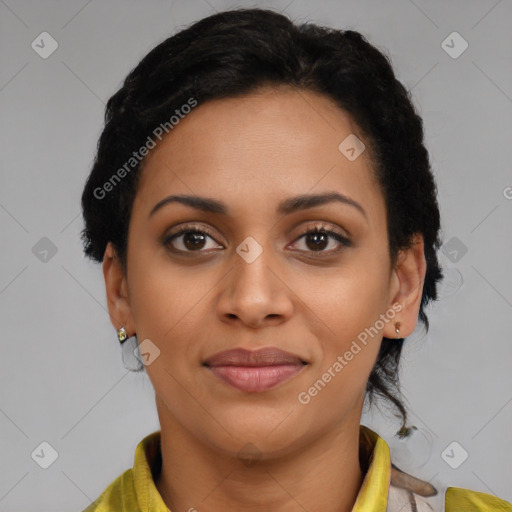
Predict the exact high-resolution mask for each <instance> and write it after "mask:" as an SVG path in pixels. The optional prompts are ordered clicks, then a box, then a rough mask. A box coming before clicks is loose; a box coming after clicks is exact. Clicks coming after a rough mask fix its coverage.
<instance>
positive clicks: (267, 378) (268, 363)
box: [203, 347, 308, 393]
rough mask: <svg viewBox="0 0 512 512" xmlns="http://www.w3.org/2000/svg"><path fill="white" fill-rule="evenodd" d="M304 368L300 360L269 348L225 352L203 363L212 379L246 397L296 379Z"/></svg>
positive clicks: (304, 364) (305, 363)
mask: <svg viewBox="0 0 512 512" xmlns="http://www.w3.org/2000/svg"><path fill="white" fill-rule="evenodd" d="M307 365H308V363H307V362H306V361H304V360H302V359H301V358H300V357H298V356H296V355H294V354H290V353H289V352H285V351H283V350H279V349H277V348H273V347H271V348H264V349H260V350H245V349H232V350H227V351H225V352H220V353H218V354H215V355H213V356H212V357H210V358H208V359H207V360H206V361H205V362H204V363H203V366H205V367H206V368H207V369H208V370H209V371H211V372H212V374H213V375H214V376H215V377H217V378H218V379H220V380H221V381H223V382H224V383H226V384H228V385H230V386H232V387H235V388H237V389H239V390H241V391H245V392H248V393H251V392H252V393H255V392H262V391H267V390H269V389H272V388H275V387H277V386H278V385H279V384H281V383H283V382H285V381H287V380H289V379H291V378H292V377H293V376H295V375H297V374H298V373H299V372H301V371H302V370H303V369H304V368H305V367H306V366H307Z"/></svg>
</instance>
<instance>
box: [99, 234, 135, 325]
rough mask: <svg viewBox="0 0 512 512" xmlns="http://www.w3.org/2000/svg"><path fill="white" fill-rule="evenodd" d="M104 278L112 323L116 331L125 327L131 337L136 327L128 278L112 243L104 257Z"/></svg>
mask: <svg viewBox="0 0 512 512" xmlns="http://www.w3.org/2000/svg"><path fill="white" fill-rule="evenodd" d="M103 278H104V280H105V291H106V295H107V306H108V311H109V315H110V321H111V322H112V325H113V326H114V328H115V329H116V330H118V329H119V328H120V327H123V326H124V328H125V329H126V331H127V332H128V335H131V334H130V333H131V332H134V326H133V320H132V314H131V308H130V302H129V295H128V286H127V281H126V276H125V275H124V272H123V269H122V266H121V263H120V261H119V258H118V256H117V253H116V251H115V249H114V247H113V245H112V243H111V242H109V243H108V244H107V247H106V249H105V253H104V256H103Z"/></svg>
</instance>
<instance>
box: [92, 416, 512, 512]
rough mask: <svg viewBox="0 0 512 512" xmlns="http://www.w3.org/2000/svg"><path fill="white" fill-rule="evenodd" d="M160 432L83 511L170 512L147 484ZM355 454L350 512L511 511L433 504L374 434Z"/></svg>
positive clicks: (448, 500) (491, 499)
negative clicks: (355, 487) (357, 463)
mask: <svg viewBox="0 0 512 512" xmlns="http://www.w3.org/2000/svg"><path fill="white" fill-rule="evenodd" d="M159 452H160V432H153V433H152V434H150V435H149V436H147V437H145V438H144V439H143V440H142V441H141V442H140V443H139V444H138V446H137V448H136V450H135V462H134V465H133V468H132V469H128V470H127V471H125V472H124V473H123V474H122V475H120V476H119V477H118V478H116V479H115V480H114V481H113V482H112V483H111V484H110V485H109V486H108V487H107V488H106V489H105V491H104V492H103V493H102V494H101V495H100V497H99V498H98V499H97V500H96V501H94V502H93V503H91V505H89V507H87V508H86V509H85V510H84V511H83V512H170V511H169V509H168V508H167V507H166V506H165V503H164V502H163V500H162V497H161V496H160V494H159V492H158V490H157V488H156V486H155V483H154V481H153V477H152V472H151V468H152V467H153V470H155V466H157V465H158V463H159V461H160V460H161V459H160V457H159ZM360 453H361V454H362V455H363V457H364V460H367V461H368V471H367V472H366V475H365V477H364V480H363V484H362V485H361V489H360V490H359V494H358V495H357V499H356V502H355V504H354V507H353V508H352V512H512V504H510V503H509V502H507V501H504V500H502V499H499V498H496V497H495V496H492V495H490V494H485V493H481V492H476V491H470V490H468V489H461V488H458V487H448V488H447V489H446V492H445V494H444V500H442V501H444V506H443V508H442V509H441V508H439V506H437V508H436V506H435V505H434V501H433V500H434V496H435V494H437V491H436V490H435V489H434V488H433V487H432V486H431V485H430V484H429V483H428V482H424V481H422V480H418V479H416V478H414V477H412V476H410V475H407V474H406V473H403V472H402V471H400V470H399V469H398V468H396V467H394V466H392V464H391V459H390V451H389V447H388V445H387V443H386V441H384V439H382V438H381V437H380V436H379V435H378V434H377V433H375V432H374V431H373V430H371V429H369V428H368V427H366V426H364V425H361V426H360Z"/></svg>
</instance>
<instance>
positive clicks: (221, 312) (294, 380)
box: [104, 88, 424, 457]
mask: <svg viewBox="0 0 512 512" xmlns="http://www.w3.org/2000/svg"><path fill="white" fill-rule="evenodd" d="M357 133H358V131H357V127H356V126H355V125H354V123H353V122H352V121H351V119H350V117H349V116H348V115H347V114H345V113H344V112H343V111H341V110H340V109H338V108H336V107H335V105H334V104H333V103H332V102H331V101H330V100H329V99H328V98H326V97H324V96H321V95H317V94H315V93H313V92H307V91H300V92H297V91H293V90H291V89H284V88H282V89H267V90H264V91H262V92H260V93H258V94H251V95H247V96H244V97H240V98H234V99H222V100H215V101H211V102H208V103H205V104H203V105H200V106H198V107H196V108H195V109H193V110H192V112H191V113H190V114H189V115H188V116H187V117H185V118H184V119H182V120H181V121H180V122H179V124H178V125H177V126H175V127H174V129H173V130H172V132H171V133H170V134H169V135H168V136H167V137H166V138H164V139H163V141H162V142H161V143H159V144H158V145H157V147H155V148H154V149H153V150H151V152H150V154H149V155H148V156H147V157H146V159H145V161H144V166H143V171H142V176H141V181H140V184H139V188H138V192H137V195H136V198H135V201H134V204H133V211H132V217H131V221H130V229H129V237H128V255H127V256H128V258H127V262H128V263H127V274H126V280H123V282H122V285H121V287H120V288H121V289H122V292H121V294H122V293H125V294H126V300H125V299H123V298H122V297H120V298H119V299H118V300H117V302H116V305H115V306H114V305H111V304H109V305H110V306H111V309H112V308H116V312H115V317H116V318H122V319H123V321H124V325H125V326H126V327H127V331H128V332H129V333H133V332H136V333H137V338H138V340H139V343H145V345H144V346H142V349H141V351H142V352H143V353H146V354H147V355H146V356H143V358H145V359H146V360H147V363H149V364H147V366H146V371H147V373H148V375H149V377H150V379H151V382H152V384H153V385H154V388H155V392H156V395H157V403H158V408H159V415H160V420H161V423H162V427H163V428H165V427H164V425H169V426H170V425H172V428H175V429H182V431H183V432H188V433H189V434H191V435H192V436H193V437H194V438H195V439H196V440H198V441H199V442H202V443H205V444H207V445H208V446H210V447H214V448H215V449H216V450H219V451H222V452H224V453H226V454H235V453H238V451H239V450H240V449H241V448H242V447H243V446H244V445H246V444H247V443H248V442H250V443H252V444H253V445H255V446H256V447H257V448H255V449H256V450H258V451H259V452H260V453H261V454H262V456H263V457H267V456H271V454H274V455H275V454H277V453H281V454H283V453H286V452H287V451H289V450H291V449H293V448H294V447H295V448H297V447H299V446H301V445H302V444H304V443H306V442H308V441H311V440H312V439H313V438H317V437H319V436H321V435H322V434H325V433H328V432H329V431H335V430H336V429H339V428H341V425H343V424H348V423H350V424H356V425H359V421H360V415H361V408H362V405H363V399H364V392H365V387H366V382H367V380H368V376H369V374H370V372H371V369H372V368H373V366H374V364H375V362H376V359H377V354H378V351H379V347H380V343H381V341H382V336H383V335H384V336H387V337H389V338H393V337H395V327H394V325H393V324H394V322H396V321H401V322H402V328H401V336H404V335H407V334H408V333H410V332H412V330H413V329H414V327H415V319H416V318H417V312H418V309H417V306H418V304H419V296H421V288H422V285H423V281H422V277H423V276H422V272H423V273H424V268H423V269H422V268H421V264H415V263H414V262H413V263H411V264H410V265H409V267H408V269H409V270H411V269H412V274H411V272H409V274H410V275H412V276H413V277H412V278H410V275H409V274H407V273H406V271H405V270H404V273H403V275H401V274H400V273H399V272H398V271H396V270H393V269H392V268H391V265H390V259H389V254H388V251H389V249H388V240H387V231H386V208H385V203H384V199H383V196H382V193H381V191H380V189H379V188H378V186H377V184H376V183H375V182H374V180H373V178H372V176H371V173H370V163H369V160H368V151H363V152H362V153H361V155H360V156H359V157H357V158H355V159H354V155H356V156H357V151H358V150H360V149H361V146H354V142H353V140H354V139H352V140H351V139H348V141H347V142H345V145H342V149H341V150H340V149H339V146H340V143H341V142H342V141H344V140H345V139H346V138H347V137H349V136H351V137H353V136H354V135H357ZM359 138H360V139H362V137H361V136H359ZM363 143H364V140H363ZM350 147H354V149H355V151H351V150H350ZM349 157H350V158H349ZM326 194H339V195H340V196H341V197H344V198H347V199H346V200H343V201H339V200H331V201H321V200H319V201H317V202H316V203H315V202H313V203H311V204H309V206H308V203H307V201H304V202H300V201H295V200H293V199H292V198H296V197H297V196H303V197H305V198H307V197H310V196H316V195H319V196H323V195H326ZM169 196H189V197H192V198H194V199H195V200H199V199H201V200H204V201H205V202H206V201H208V204H210V203H215V207H214V208H213V211H207V209H202V208H194V207H192V206H190V205H187V204H184V203H183V202H179V201H169V202H167V203H165V204H161V201H163V200H164V199H165V198H168V197H169ZM158 204H160V207H158V208H155V206H156V205H158ZM302 206H308V207H305V208H303V207H302ZM315 228H318V229H319V230H320V233H319V234H317V235H315V234H310V235H306V236H304V234H305V233H306V232H307V231H310V230H313V229H315ZM180 230H186V231H187V232H186V233H184V234H181V235H176V234H177V233H178V232H179V231H180ZM328 231H332V232H334V234H332V235H331V234H329V233H327V232H328ZM200 232H202V233H200ZM173 235H176V236H175V237H173ZM337 236H339V237H341V238H339V240H341V241H339V240H338V239H337V238H336V237H337ZM108 250H110V249H108ZM420 252H421V255H422V254H423V252H422V246H421V251H420ZM418 254H420V253H418ZM420 259H421V258H417V259H416V260H414V261H419V260H420ZM105 261H107V260H105ZM407 261H411V260H410V258H409V260H407ZM104 265H105V264H104ZM106 268H107V267H104V269H106ZM116 268H117V267H116ZM114 271H117V270H113V269H111V272H114ZM414 274H415V275H416V277H417V278H418V279H417V280H416V281H415V280H414V279H415V278H414ZM105 275H106V278H107V281H108V275H109V271H108V270H107V271H106V274H105ZM110 275H113V274H112V273H111V274H110ZM418 276H419V277H418ZM418 280H419V281H421V282H418ZM415 285H416V288H415ZM418 290H419V292H418ZM418 293H419V295H418ZM409 303H410V304H409ZM393 304H395V309H393V307H392V306H393ZM400 308H403V310H402V312H400V313H398V310H399V309H400ZM411 308H412V310H411ZM410 310H411V311H410ZM116 327H117V328H119V327H120V325H116ZM404 328H405V331H408V332H404ZM145 340H150V341H149V342H148V341H145ZM363 340H365V342H363ZM357 347H359V348H357ZM235 348H242V349H245V350H248V351H255V350H257V349H261V348H274V349H279V350H281V351H286V352H287V353H289V354H291V356H294V357H295V358H296V359H295V360H293V357H291V358H290V359H289V360H287V361H281V362H282V363H283V364H282V365H280V366H279V367H276V366H274V367H269V366H267V367H261V364H260V363H258V364H259V365H260V367H259V368H258V367H254V366H253V367H251V368H248V367H247V366H244V364H247V363H240V362H239V361H238V360H236V359H231V358H229V357H228V358H227V359H224V360H223V359H222V358H221V359H220V360H218V361H217V364H218V365H219V366H215V363H212V359H211V358H212V356H214V355H216V354H218V353H220V352H223V351H227V350H231V349H235ZM158 350H159V351H160V352H159V353H158ZM272 357H273V356H269V359H268V360H267V363H266V364H269V362H270V363H272V362H273V363H276V362H279V361H277V360H275V359H272ZM207 361H209V362H210V363H211V365H210V366H208V365H206V364H205V363H206V362H207ZM336 363H338V364H336ZM276 375H277V377H276ZM319 381H320V382H319ZM315 383H316V384H315ZM315 390H316V392H315ZM169 428H171V427H169Z"/></svg>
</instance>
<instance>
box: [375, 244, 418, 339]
mask: <svg viewBox="0 0 512 512" xmlns="http://www.w3.org/2000/svg"><path fill="white" fill-rule="evenodd" d="M425 273H426V260H425V254H424V242H423V236H422V235H421V234H418V235H416V236H415V237H414V243H413V245H412V246H411V247H410V248H409V249H407V250H404V251H401V253H400V254H399V257H398V261H397V264H396V267H395V269H394V270H393V276H392V278H393V280H394V282H393V285H394V289H395V290H397V291H396V293H395V294H394V296H393V297H392V300H391V304H390V307H392V306H393V304H394V305H395V306H394V309H395V311H397V309H398V308H397V306H396V304H400V306H401V309H400V311H399V312H398V313H397V314H396V316H395V320H394V322H393V323H390V324H388V325H387V326H386V329H385V330H384V333H383V334H384V336H385V337H386V338H391V339H392V338H396V337H397V333H396V327H395V325H394V324H395V322H399V323H400V327H399V331H400V334H399V336H398V337H400V338H404V337H406V336H409V335H411V334H412V332H413V331H414V329H415V328H416V324H417V323H418V313H419V310H420V305H421V298H422V295H423V285H424V282H425Z"/></svg>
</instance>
